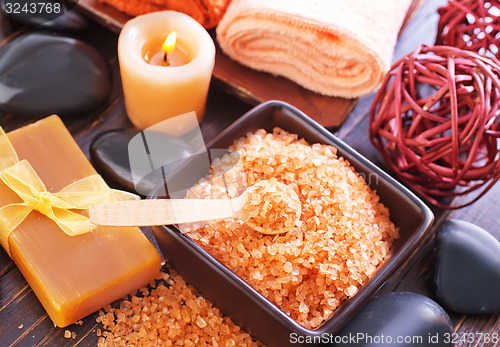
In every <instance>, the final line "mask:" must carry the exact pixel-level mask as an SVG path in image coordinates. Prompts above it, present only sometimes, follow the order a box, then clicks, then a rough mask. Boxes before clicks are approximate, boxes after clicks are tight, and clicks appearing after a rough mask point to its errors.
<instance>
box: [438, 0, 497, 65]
mask: <svg viewBox="0 0 500 347" xmlns="http://www.w3.org/2000/svg"><path fill="white" fill-rule="evenodd" d="M438 12H439V15H440V18H439V23H438V30H437V36H436V44H437V45H447V46H454V47H458V48H461V49H466V50H469V51H474V52H477V53H479V54H481V55H484V56H489V57H493V56H494V57H496V58H500V50H499V46H500V1H498V0H449V1H448V5H447V6H444V7H441V8H440V9H439V10H438Z"/></svg>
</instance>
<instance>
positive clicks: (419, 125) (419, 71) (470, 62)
mask: <svg viewBox="0 0 500 347" xmlns="http://www.w3.org/2000/svg"><path fill="white" fill-rule="evenodd" d="M370 138H371V140H372V142H373V144H374V145H375V147H376V148H377V149H378V150H379V151H380V153H381V154H382V156H383V158H384V160H385V161H386V162H387V164H388V165H389V167H390V168H391V169H392V170H393V171H394V172H395V173H396V174H397V175H398V176H399V177H400V178H401V179H402V180H403V181H405V182H406V183H407V184H408V185H409V186H410V187H411V188H413V190H414V191H415V192H417V193H418V194H420V195H421V196H422V197H423V198H424V199H426V200H427V201H428V202H430V203H431V204H434V205H436V206H438V207H441V208H459V207H463V206H466V205H469V204H471V203H472V202H474V201H476V200H477V199H478V198H479V197H480V196H482V195H483V194H484V193H486V191H487V190H488V189H490V188H491V187H492V186H493V184H495V182H496V181H498V179H499V178H500V62H499V61H498V60H496V59H495V58H493V59H489V58H485V57H482V56H480V55H478V54H476V53H474V52H469V51H464V50H460V49H458V48H455V47H448V46H433V47H428V46H420V47H419V48H418V49H417V50H416V51H414V52H413V53H410V54H408V55H407V56H405V57H403V58H402V59H400V60H399V61H398V62H396V63H395V64H394V65H393V66H392V69H391V71H390V72H389V73H388V74H387V76H386V78H385V80H384V82H383V84H382V87H381V88H380V90H379V92H378V93H377V95H376V97H375V100H374V102H373V105H372V108H371V112H370ZM457 188H459V189H457ZM475 190H478V191H479V192H480V194H479V195H478V196H477V197H475V198H474V199H472V201H469V202H465V203H461V204H460V205H459V206H450V204H447V203H443V202H440V201H438V200H443V199H438V198H439V197H445V196H448V197H452V196H458V195H464V194H467V193H469V192H472V191H475ZM448 200H449V199H448Z"/></svg>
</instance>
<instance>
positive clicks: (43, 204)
mask: <svg viewBox="0 0 500 347" xmlns="http://www.w3.org/2000/svg"><path fill="white" fill-rule="evenodd" d="M0 179H1V180H2V181H3V183H5V184H6V185H7V186H8V187H9V188H10V189H12V191H13V192H15V193H16V194H17V195H18V196H19V197H20V198H21V199H22V201H23V202H20V203H13V204H9V205H6V206H4V207H2V208H0V244H1V245H2V246H3V248H4V249H5V250H6V251H7V253H8V254H9V256H10V255H11V253H10V247H9V235H10V233H11V232H13V231H14V230H15V229H16V228H17V226H19V225H20V224H21V223H22V222H23V221H24V219H25V218H26V217H27V216H28V215H29V214H30V213H31V212H32V211H33V210H36V211H38V212H40V213H42V214H44V215H45V216H47V217H48V218H50V219H52V220H53V221H54V222H55V223H57V225H58V226H59V228H61V229H62V231H64V232H65V233H66V234H68V235H70V236H74V235H81V234H84V233H88V232H90V231H92V230H94V229H95V228H96V227H97V226H96V225H94V224H92V223H91V222H90V220H89V218H88V217H86V216H83V215H81V214H78V213H76V212H73V211H70V210H75V209H76V210H84V209H88V208H90V207H91V206H92V205H95V204H97V203H103V202H109V201H119V200H136V199H138V198H139V197H138V196H137V195H134V194H131V193H127V192H123V191H120V190H114V189H111V188H109V187H108V185H107V184H106V182H104V180H103V179H102V177H101V176H99V175H97V174H96V175H92V176H88V177H85V178H82V179H80V180H78V181H76V182H74V183H72V184H70V185H68V186H66V187H64V188H63V189H61V191H60V192H58V193H51V192H48V191H47V189H46V188H45V185H44V183H43V182H42V180H41V179H40V177H39V176H38V175H37V173H36V172H35V170H34V169H33V167H32V166H31V165H30V163H29V162H28V161H27V160H21V161H19V159H18V156H17V153H16V151H15V149H14V147H13V146H12V144H11V142H10V141H9V139H8V137H7V135H6V134H5V132H4V131H3V129H2V127H0Z"/></svg>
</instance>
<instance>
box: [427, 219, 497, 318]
mask: <svg viewBox="0 0 500 347" xmlns="http://www.w3.org/2000/svg"><path fill="white" fill-rule="evenodd" d="M436 248H437V252H436V262H435V272H434V284H435V287H436V296H437V298H438V300H439V302H440V303H441V304H443V305H444V306H445V307H446V308H449V309H451V310H453V311H456V312H459V313H465V314H481V313H500V242H498V240H497V239H495V238H494V237H493V236H492V235H491V234H489V233H488V232H487V231H486V230H484V229H482V228H480V227H478V226H477V225H474V224H472V223H469V222H465V221H461V220H449V221H446V222H445V223H443V224H442V225H441V226H440V228H439V230H438V234H437V239H436Z"/></svg>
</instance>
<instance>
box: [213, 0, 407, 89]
mask: <svg viewBox="0 0 500 347" xmlns="http://www.w3.org/2000/svg"><path fill="white" fill-rule="evenodd" d="M410 3H411V0H350V1H345V0H309V1H303V0H232V2H231V3H230V5H229V7H228V9H227V11H226V13H225V15H224V16H223V17H222V20H221V21H220V23H219V25H218V27H217V40H218V42H219V44H220V46H221V48H222V50H223V51H224V52H225V53H226V54H227V55H229V56H230V57H231V58H232V59H234V60H236V61H238V62H240V63H241V64H243V65H246V66H249V67H251V68H253V69H256V70H261V71H265V72H269V73H272V74H275V75H280V76H284V77H286V78H288V79H290V80H292V81H294V82H296V83H298V84H299V85H301V86H303V87H304V88H307V89H310V90H312V91H315V92H317V93H320V94H324V95H330V96H341V97H347V98H354V97H358V96H361V95H364V94H367V93H370V92H372V91H374V90H375V89H376V88H377V87H378V86H379V84H380V83H381V81H382V78H383V76H384V75H385V73H386V72H387V71H388V70H389V68H390V63H391V59H392V53H393V50H394V46H395V43H396V40H397V35H398V32H399V29H400V27H401V24H402V22H403V19H404V17H405V14H406V12H407V10H408V7H409V5H410Z"/></svg>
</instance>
